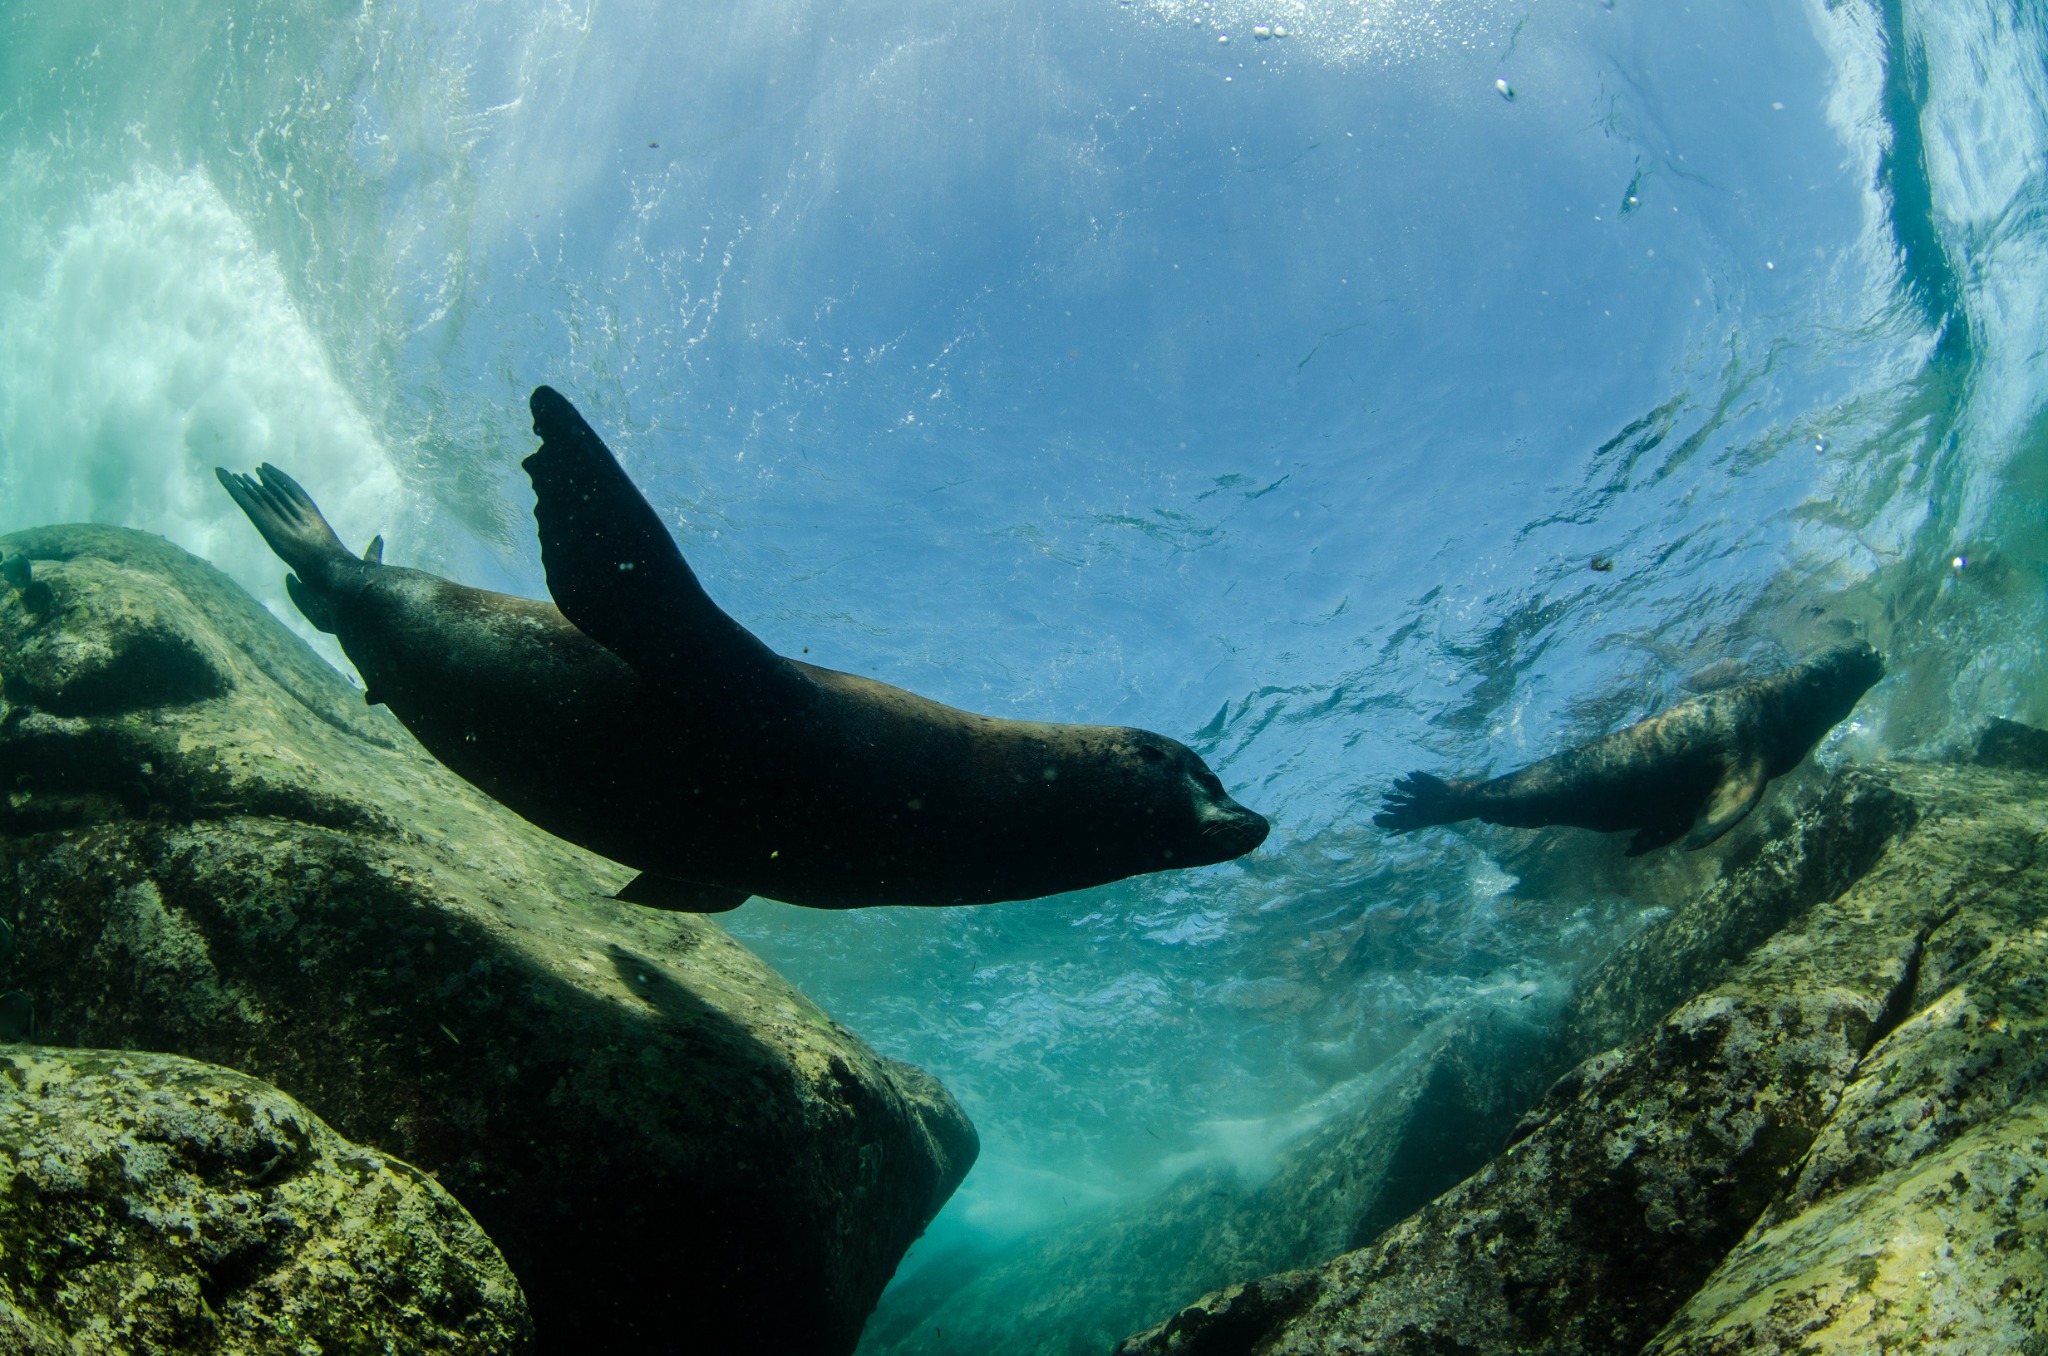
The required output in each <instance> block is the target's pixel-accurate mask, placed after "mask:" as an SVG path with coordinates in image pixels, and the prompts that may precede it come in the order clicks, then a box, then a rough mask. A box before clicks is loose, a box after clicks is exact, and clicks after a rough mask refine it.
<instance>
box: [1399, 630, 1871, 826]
mask: <svg viewBox="0 0 2048 1356" xmlns="http://www.w3.org/2000/svg"><path fill="white" fill-rule="evenodd" d="M1883 675H1884V664H1883V661H1882V660H1881V659H1879V657H1878V654H1877V651H1875V650H1873V649H1872V648H1871V647H1870V646H1868V645H1864V644H1855V645H1846V646H1839V647H1837V648H1834V649H1830V650H1826V651H1823V652H1822V653H1820V654H1818V655H1816V656H1814V657H1813V658H1811V659H1809V660H1807V661H1805V662H1804V663H1801V664H1798V665H1795V666H1794V667H1792V668H1790V669H1788V670H1786V671H1785V672H1783V673H1780V674H1776V675H1774V676H1772V677H1768V678H1757V679H1752V680H1750V681H1748V682H1743V683H1736V684H1734V685H1732V686H1730V687H1727V688H1725V689H1723V690H1721V691H1719V692H1712V693H1707V694H1705V695H1702V696H1698V697H1693V698H1690V699H1688V700H1686V701H1683V702H1680V703H1679V704H1678V705H1676V706H1674V707H1671V708H1670V709H1669V710H1666V711H1661V712H1659V713H1658V714H1656V715H1654V716H1651V717H1650V718H1649V719H1647V720H1644V721H1641V722H1639V723H1637V724H1635V725H1631V726H1629V727H1628V728H1627V729H1625V730H1619V731H1617V732H1615V733H1614V734H1610V735H1606V736H1604V737H1602V738H1600V739H1596V740H1593V741H1592V742H1591V743H1588V744H1582V745H1580V746H1579V747H1577V748H1575V749H1568V750H1566V751H1565V752H1563V753H1560V754H1558V755H1556V756H1555V757H1551V758H1546V759H1544V760H1543V761H1542V762H1540V763H1533V764H1531V765H1530V766H1528V767H1525V768H1523V769H1521V770H1520V771H1519V772H1511V773H1509V774H1507V775H1506V776H1502V777H1495V778H1493V779H1491V780H1475V781H1455V780H1446V779H1444V778H1440V777H1435V776H1431V775H1430V774H1429V773H1426V772H1413V773H1410V774H1409V775H1408V776H1406V777H1404V778H1402V779H1401V780H1400V781H1399V782H1397V783H1395V786H1394V789H1393V791H1392V792H1390V793H1389V794H1388V796H1387V800H1386V804H1385V806H1384V807H1383V808H1382V809H1381V811H1380V812H1379V814H1377V815H1375V816H1374V817H1373V818H1374V822H1375V823H1377V824H1379V825H1380V826H1381V827H1382V828H1387V829H1392V830H1394V831H1396V832H1405V831H1407V830H1410V829H1419V828H1423V827H1425V826H1427V825H1431V824H1449V823H1454V822H1456V821H1458V820H1461V819H1480V820H1484V821H1486V822H1487V823H1489V824H1505V825H1510V826H1513V827H1516V828H1537V827H1540V826H1544V825H1551V824H1563V825H1570V826H1573V827H1576V828H1583V829H1597V830H1600V831H1602V832H1607V833H1612V832H1615V831H1618V830H1621V829H1635V830H1636V831H1637V832H1636V836H1635V839H1634V840H1633V841H1632V842H1631V843H1630V845H1629V850H1628V851H1629V855H1630V856H1637V855H1639V854H1641V853H1644V852H1647V851H1650V850H1651V849H1653V848H1659V847H1662V846H1664V845H1665V844H1667V843H1671V842H1676V841H1678V840H1679V839H1680V838H1683V839H1684V840H1685V847H1686V848H1687V849H1688V850H1692V849H1697V848H1702V847H1705V846H1706V845H1707V844H1709V843H1711V842H1713V841H1714V840H1715V839H1717V838H1719V837H1720V836H1721V835H1722V834H1724V833H1726V832H1727V831H1728V830H1729V829H1731V828H1733V827H1735V825H1736V824H1737V823H1739V822H1741V820H1742V818H1743V816H1745V815H1747V814H1748V813H1749V812H1750V811H1751V810H1752V809H1754V808H1755V807H1756V804H1757V802H1758V801H1760V800H1761V799H1762V798H1763V794H1764V788H1765V787H1766V786H1767V785H1768V784H1769V783H1770V782H1771V780H1772V779H1773V778H1776V777H1780V776H1783V775H1784V774H1785V773H1787V772H1790V771H1791V770H1792V769H1793V768H1795V767H1797V766H1798V765H1799V763H1800V761H1801V760H1802V759H1804V758H1805V757H1806V755H1807V753H1808V752H1809V751H1810V750H1811V749H1812V748H1813V746H1814V745H1815V744H1817V743H1819V742H1820V739H1821V737H1822V736H1823V735H1825V734H1826V733H1827V732H1828V731H1829V730H1831V729H1833V728H1834V727H1835V726H1836V725H1837V724H1838V723H1840V722H1841V720H1842V719H1843V718H1844V717H1846V716H1847V715H1848V714H1849V712H1850V711H1851V710H1853V709H1854V708H1855V706H1856V703H1857V701H1858V700H1859V699H1860V698H1861V697H1862V696H1863V694H1864V693H1865V692H1866V691H1868V690H1869V689H1870V687H1871V685H1872V684H1874V683H1876V682H1877V680H1878V679H1879V678H1881V677H1882V676H1883Z"/></svg>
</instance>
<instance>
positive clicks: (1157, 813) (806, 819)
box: [217, 386, 1267, 912]
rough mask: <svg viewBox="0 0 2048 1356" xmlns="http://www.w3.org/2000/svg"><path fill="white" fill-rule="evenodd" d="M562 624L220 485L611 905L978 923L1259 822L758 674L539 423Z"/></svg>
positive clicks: (1026, 727) (538, 461)
mask: <svg viewBox="0 0 2048 1356" xmlns="http://www.w3.org/2000/svg"><path fill="white" fill-rule="evenodd" d="M531 405H532V411H533V421H534V424H533V426H534V432H535V433H537V434H539V435H540V438H541V446H540V449H539V450H538V451H537V452H535V453H534V454H533V455H532V456H530V457H528V458H527V459H526V461H525V463H524V464H525V467H526V470H527V472H528V474H529V475H530V476H531V478H532V481H533V487H534V493H535V498H536V503H535V506H534V517H535V519H536V520H537V522H538V523H539V527H540V540H541V559H542V563H543V565H544V566H545V568H546V571H547V580H548V591H549V592H550V593H551V594H552V595H553V597H554V599H555V603H556V604H558V605H559V606H555V605H550V604H548V603H543V602H535V601H532V600H529V599H524V598H514V597H508V596H506V595H504V594H499V593H489V592H485V591H484V590H482V589H474V588H468V587H465V586H464V585H461V584H456V583H453V582H451V581H449V580H446V579H441V578H438V577H437V576H434V575H431V574H425V573H422V572H421V571H418V570H409V569H402V568H398V567H395V566H390V565H385V564H384V563H383V562H382V543H381V541H379V542H376V543H373V544H372V548H371V550H370V551H368V552H366V553H365V555H364V557H362V558H358V557H356V556H354V555H351V554H350V553H349V551H348V550H347V548H345V547H344V546H343V545H342V544H341V542H340V540H339V539H338V538H336V536H335V535H334V532H333V530H332V529H331V528H330V527H329V526H328V525H327V523H326V521H325V520H324V519H323V518H322V517H321V516H320V510H319V509H318V508H316V507H315V506H314V504H313V501H312V499H311V498H310V497H308V495H307V494H306V492H305V491H304V490H303V489H301V488H299V486H298V485H297V483H295V482H294V481H293V480H292V479H291V477H289V476H287V475H286V474H285V473H284V472H282V471H280V470H278V469H277V468H276V467H273V466H262V467H259V468H257V472H256V475H255V476H254V477H253V478H252V477H250V476H244V475H236V474H233V473H230V472H228V471H226V470H220V471H218V472H217V474H218V475H219V477H220V481H221V484H222V485H224V486H225V487H226V488H227V491H228V493H229V494H230V495H232V496H233V497H234V500H235V502H236V503H237V504H239V505H240V506H241V507H242V510H243V511H244V512H245V513H247V514H248V515H249V519H250V521H251V522H252V523H254V524H255V525H256V528H257V530H258V531H259V532H261V533H262V534H263V538H264V540H265V541H267V542H268V543H269V544H270V547H271V549H272V550H274V551H276V552H277V554H278V556H279V558H281V559H282V560H283V561H284V562H285V563H286V564H287V565H289V566H290V567H291V569H292V571H293V573H292V575H291V576H290V577H288V578H287V579H286V581H285V584H286V587H287V589H288V591H289V592H290V594H291V597H292V601H293V602H294V603H296V604H297V606H298V608H299V610H300V611H301V612H303V613H305V615H306V617H307V619H308V620H309V621H311V622H312V623H313V625H315V626H317V627H319V628H320V629H321V630H323V631H327V632H330V633H332V634H333V635H334V636H336V637H337V638H338V639H339V640H340V641H341V647H342V649H343V650H344V651H345V652H346V653H347V655H348V657H349V659H350V661H351V662H353V663H354V664H355V666H356V668H357V670H358V671H360V672H361V674H362V676H363V680H364V682H365V684H366V685H367V688H368V691H367V693H366V696H367V698H368V699H369V700H370V701H371V702H381V703H383V704H385V705H386V706H388V707H390V709H391V711H392V712H393V713H394V714H395V715H397V717H398V718H399V719H400V720H401V721H403V722H404V723H405V725H406V727H407V728H408V729H410V730H411V731H412V732H413V734H414V735H415V736H416V737H417V738H418V739H419V741H420V743H422V744H424V745H425V746H426V747H427V749H428V750H429V751H430V752H432V753H433V755H434V756H435V757H436V758H439V759H440V760H441V761H442V762H443V763H445V764H447V765H448V766H449V767H450V768H452V769H454V770H455V771H456V772H457V773H459V774H461V775H462V776H463V777H465V778H467V779H468V780H469V781H470V782H472V783H474V784H475V785H476V786H478V787H480V788H481V789H482V790H484V791H485V792H487V793H488V794H490V795H491V796H493V797H495V798H496V799H497V800H499V801H500V802H502V803H503V804H505V805H507V806H509V807H510V808H511V809H513V810H515V811H517V812H518V813H519V814H521V815H523V816H524V817H525V818H527V819H529V820H531V821H532V822H533V823H535V824H538V825H539V826H540V827H542V828H544V829H546V830H548V831H549V832H550V833H553V834H556V835H557V836H559V837H562V838H566V839H568V840H569V841H571V842H573V843H577V844H579V845H581V846H583V847H586V848H589V849H590V850H592V851H593V852H597V853H600V854H601V855H603V856H606V857H610V858H612V859H614V860H616V861H619V862H623V863H625V864H626V865H628V866H631V867H635V868H637V869H638V870H639V871H640V872H641V874H640V875H639V876H638V877H637V878H636V879H635V880H634V881H633V882H632V883H631V884H629V885H628V886H627V888H626V889H625V890H623V891H621V892H620V898H622V899H629V900H634V901H636V902H640V903H648V904H654V905H657V906H659V907H665V908H678V909H688V910H694V911H699V912H716V911H719V910H722V909H728V908H732V907H735V906H736V905H738V904H739V903H741V902H742V901H743V900H745V899H746V898H747V897H748V896H750V895H760V896H763V897H765V898H768V899H778V900H783V901H785V902H787V903H791V904H801V905H805V906H807V907H810V908H820V909H848V908H860V907H864V906H867V905H874V904H921V905H952V904H985V903H992V902H995V901H997V900H1008V899H1029V898H1035V897H1037V896H1041V895H1049V894H1056V893H1059V892H1061V891H1066V890H1076V889H1080V888H1082V887H1084V886H1089V885H1099V884H1102V883H1104V882H1107V881H1113V880H1119V879H1121V878H1123V877H1125V876H1132V875H1137V874H1140V873H1142V872H1148V871H1161V870H1167V869H1171V868H1177V867H1190V866H1203V865H1207V864H1209V863H1212V862H1221V861H1227V860H1229V859H1230V858H1233V857H1237V856H1240V855H1242V854H1243V853H1246V852H1249V851H1251V850H1252V849H1253V848H1255V847H1257V846H1258V845H1259V844H1260V843H1261V842H1262V841H1264V839H1265V837H1266V832H1267V824H1266V821H1265V819H1264V818H1263V817H1262V816H1260V815H1258V814H1256V813H1254V812H1253V811H1251V810H1248V809H1246V808H1245V807H1244V806H1242V805H1239V804H1238V803H1237V802H1236V801H1234V800H1232V799H1231V798H1230V796H1229V795H1228V794H1227V793H1225V791H1224V789H1223V785H1222V783H1221V782H1219V781H1218V780H1217V779H1216V776H1215V774H1214V773H1212V772H1211V771H1210V770H1209V768H1208V767H1207V766H1206V765H1205V764H1204V763H1203V762H1202V760H1201V759H1200V758H1199V757H1197V756H1196V755H1195V753H1194V752H1193V751H1192V750H1190V749H1188V748H1187V747H1186V746H1185V745H1183V744H1180V743H1178V742H1176V741H1175V740H1172V739H1169V738H1167V737H1166V736H1164V735H1159V734H1153V733H1152V732H1150V731H1147V730H1137V729H1128V728H1123V727H1112V726H1098V725H1055V724H1041V723H1038V722H1032V721H1018V720H1000V719H995V718H992V717H988V716H979V715H974V714H972V713H970V712H967V711H961V710H957V709H955V708H953V707H950V706H944V705H941V704H940V703H938V702H935V701H931V700H928V699H927V698H924V697H920V696H917V695H916V694H915V693H911V692H906V691H904V690H903V689H901V688H897V687H891V686H890V685H889V684H887V683H882V682H876V681H874V680H873V679H868V678H860V677H856V676H855V675H853V674H850V673H839V672H836V671H834V670H832V669H825V668H817V667H815V666H813V665H810V664H806V663H803V662H801V661H799V660H793V659H787V658H784V657H783V656H781V655H778V654H776V653H775V652H774V651H772V650H770V649H769V648H768V647H767V646H766V645H764V644H762V643H761V641H760V640H758V639H756V638H755V637H754V636H753V635H752V634H751V633H750V632H748V631H747V630H746V628H745V627H743V626H741V625H740V624H739V623H738V622H736V621H734V620H733V619H732V618H731V617H729V616H727V615H726V614H725V613H724V612H723V611H721V610H720V609H719V607H718V605H717V604H716V603H714V602H712V600H711V598H710V596H709V595H707V594H706V593H705V592H704V590H703V588H702V587H701V586H700V585H699V584H698V582H697V579H696V576H695V575H694V574H693V573H691V570H690V567H689V565H688V564H687V563H686V562H685V561H684V559H683V555H682V552H681V551H680V550H679V549H677V546H676V543H675V541H674V539H673V538H671V537H670V536H669V533H668V530H667V529H666V528H665V527H663V526H662V523H661V520H660V518H659V517H657V516H656V514H655V512H654V510H653V509H652V508H650V507H649V506H648V504H647V501H646V500H645V499H644V498H642V497H641V495H640V492H639V490H638V489H636V488H635V487H634V485H633V482H632V481H631V480H630V479H628V478H627V476H626V474H625V472H624V470H622V469H621V468H620V466H619V464H618V462H617V460H616V459H614V458H613V456H612V454H611V451H610V449H608V448H607V447H606V446H605V445H604V443H603V442H602V441H601V440H600V439H599V438H598V436H597V434H596V433H595V432H593V431H592V430H591V428H590V426H589V425H588V424H587V423H585V422H584V421H583V417H582V416H581V415H580V414H578V413H577V412H576V410H575V408H574V407H573V406H571V405H570V404H569V402H568V401H567V400H565V399H563V398H562V397H561V396H560V395H558V394H556V393H555V392H554V391H553V390H550V389H549V388H548V387H545V386H542V387H540V388H538V389H536V390H535V391H534V393H533V398H532V402H531Z"/></svg>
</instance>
